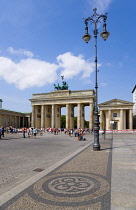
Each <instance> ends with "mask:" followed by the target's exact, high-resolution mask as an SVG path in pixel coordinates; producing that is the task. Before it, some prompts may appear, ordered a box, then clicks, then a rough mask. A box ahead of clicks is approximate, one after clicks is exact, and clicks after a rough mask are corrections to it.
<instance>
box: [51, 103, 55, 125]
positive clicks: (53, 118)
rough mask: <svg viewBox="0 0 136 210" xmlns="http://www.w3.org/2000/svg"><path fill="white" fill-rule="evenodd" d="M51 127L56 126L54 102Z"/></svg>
mask: <svg viewBox="0 0 136 210" xmlns="http://www.w3.org/2000/svg"><path fill="white" fill-rule="evenodd" d="M51 127H52V128H55V105H54V104H52V112H51Z"/></svg>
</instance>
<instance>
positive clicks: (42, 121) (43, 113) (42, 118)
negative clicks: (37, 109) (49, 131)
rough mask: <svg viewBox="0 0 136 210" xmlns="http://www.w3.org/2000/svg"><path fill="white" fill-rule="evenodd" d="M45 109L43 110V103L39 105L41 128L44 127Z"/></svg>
mask: <svg viewBox="0 0 136 210" xmlns="http://www.w3.org/2000/svg"><path fill="white" fill-rule="evenodd" d="M44 120H45V110H44V105H42V106H41V128H42V129H44V128H45V121H44Z"/></svg>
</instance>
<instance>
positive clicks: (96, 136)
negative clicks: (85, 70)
mask: <svg viewBox="0 0 136 210" xmlns="http://www.w3.org/2000/svg"><path fill="white" fill-rule="evenodd" d="M96 10H97V9H96V8H95V9H93V11H94V14H93V15H92V16H91V17H88V18H86V19H84V23H85V25H86V26H85V35H84V36H83V37H82V39H83V40H84V41H85V42H86V43H88V42H89V41H90V39H91V38H92V36H91V35H90V34H89V33H88V22H89V21H90V22H91V24H93V25H94V30H93V34H94V41H95V43H94V48H95V60H94V61H95V109H94V144H93V150H94V151H98V150H100V143H99V124H100V123H99V116H98V81H97V80H98V79H97V73H98V69H97V61H98V60H97V34H98V23H100V22H101V20H103V32H102V33H101V34H100V36H101V37H102V39H103V40H104V41H106V39H107V38H108V36H109V35H110V33H109V32H108V31H107V30H106V19H107V13H106V14H105V15H99V14H97V13H96Z"/></svg>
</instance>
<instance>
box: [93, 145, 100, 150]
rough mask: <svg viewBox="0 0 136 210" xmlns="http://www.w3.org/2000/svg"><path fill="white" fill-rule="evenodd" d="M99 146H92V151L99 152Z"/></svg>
mask: <svg viewBox="0 0 136 210" xmlns="http://www.w3.org/2000/svg"><path fill="white" fill-rule="evenodd" d="M100 148H101V147H100V145H93V151H100Z"/></svg>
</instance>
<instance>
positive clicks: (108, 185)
mask: <svg viewBox="0 0 136 210" xmlns="http://www.w3.org/2000/svg"><path fill="white" fill-rule="evenodd" d="M71 140H72V139H71ZM78 143H79V142H77V144H78ZM80 143H81V142H80ZM100 144H101V150H100V151H93V147H92V145H91V142H90V144H88V145H87V144H86V146H85V145H84V144H83V142H82V143H81V145H84V146H85V149H82V150H80V152H79V151H78V153H77V154H75V155H73V156H71V158H69V159H67V161H64V162H63V164H60V165H59V166H58V167H57V168H55V169H54V170H51V171H50V172H49V173H47V174H46V175H44V176H42V177H41V178H39V179H38V180H37V181H35V182H33V183H32V184H31V185H29V187H26V188H25V189H24V190H23V191H22V192H20V193H18V194H17V195H16V196H14V197H13V198H12V199H10V200H8V201H7V202H6V203H5V204H3V205H2V206H1V210H5V209H6V210H13V209H17V210H28V209H33V210H44V209H49V210H64V209H66V210H110V209H111V210H124V209H125V210H136V199H135V198H136V176H135V174H136V173H135V172H136V135H133V134H115V135H113V139H112V135H111V134H109V135H106V139H105V140H104V139H101V138H100ZM81 145H80V146H81ZM131 163H132V164H131ZM43 172H44V171H43ZM121 172H123V173H121ZM40 173H42V172H40Z"/></svg>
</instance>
